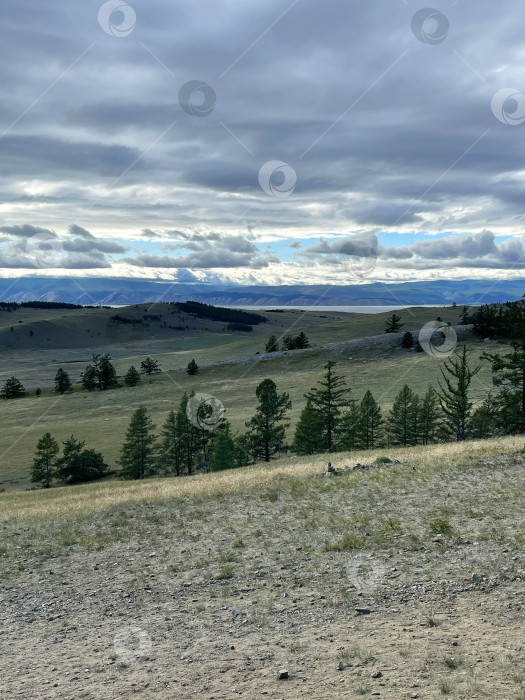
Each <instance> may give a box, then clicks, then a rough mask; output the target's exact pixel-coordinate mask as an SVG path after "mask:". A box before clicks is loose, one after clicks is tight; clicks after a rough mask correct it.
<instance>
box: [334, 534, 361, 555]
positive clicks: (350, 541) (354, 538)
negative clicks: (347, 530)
mask: <svg viewBox="0 0 525 700" xmlns="http://www.w3.org/2000/svg"><path fill="white" fill-rule="evenodd" d="M364 544H365V538H364V537H359V536H358V535H345V536H344V537H343V538H341V539H340V540H336V541H335V542H329V541H328V540H325V542H324V551H325V552H352V551H353V550H354V549H361V548H362V547H364Z"/></svg>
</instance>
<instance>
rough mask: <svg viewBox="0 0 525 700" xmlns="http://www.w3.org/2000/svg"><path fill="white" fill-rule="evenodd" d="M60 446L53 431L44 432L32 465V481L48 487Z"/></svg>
mask: <svg viewBox="0 0 525 700" xmlns="http://www.w3.org/2000/svg"><path fill="white" fill-rule="evenodd" d="M59 452H60V447H59V445H58V442H57V441H56V440H55V438H54V437H53V436H52V435H51V433H44V435H42V437H41V438H40V440H39V441H38V443H37V446H36V452H35V458H34V459H33V466H32V467H31V481H32V482H33V483H35V484H42V486H43V487H44V488H46V489H48V488H49V487H50V486H51V481H52V479H53V476H54V471H55V466H56V462H57V455H58V453H59Z"/></svg>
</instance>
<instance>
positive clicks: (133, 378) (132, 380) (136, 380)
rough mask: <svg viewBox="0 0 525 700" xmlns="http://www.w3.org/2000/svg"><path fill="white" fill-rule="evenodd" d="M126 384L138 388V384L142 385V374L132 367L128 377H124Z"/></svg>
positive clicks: (127, 374) (127, 373)
mask: <svg viewBox="0 0 525 700" xmlns="http://www.w3.org/2000/svg"><path fill="white" fill-rule="evenodd" d="M124 384H125V385H126V386H137V384H140V374H139V373H138V372H137V370H136V369H135V367H134V366H133V365H131V367H130V368H129V369H128V371H127V372H126V376H125V377H124Z"/></svg>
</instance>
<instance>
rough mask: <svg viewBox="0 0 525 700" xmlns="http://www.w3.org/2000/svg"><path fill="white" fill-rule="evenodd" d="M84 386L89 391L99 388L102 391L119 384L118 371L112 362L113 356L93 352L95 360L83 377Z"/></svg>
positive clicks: (88, 366)
mask: <svg viewBox="0 0 525 700" xmlns="http://www.w3.org/2000/svg"><path fill="white" fill-rule="evenodd" d="M82 386H83V388H84V389H87V390H88V391H93V389H96V388H98V389H99V390H100V391H105V390H106V389H112V388H113V387H115V386H117V371H116V370H115V367H114V366H113V364H112V362H111V356H110V355H109V354H108V353H106V354H105V355H98V354H96V353H94V354H93V361H92V363H91V364H89V365H87V367H86V369H85V370H84V375H83V378H82Z"/></svg>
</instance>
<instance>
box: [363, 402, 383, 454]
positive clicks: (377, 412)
mask: <svg viewBox="0 0 525 700" xmlns="http://www.w3.org/2000/svg"><path fill="white" fill-rule="evenodd" d="M383 423H384V421H383V416H382V413H381V408H380V407H379V404H378V403H377V401H376V400H375V399H374V397H373V396H372V393H371V392H370V390H368V391H367V392H366V394H365V395H364V397H363V400H362V401H361V403H360V404H359V424H358V443H359V446H360V447H362V448H364V449H365V450H373V449H374V447H378V446H379V443H380V441H381V437H382V431H383Z"/></svg>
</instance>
